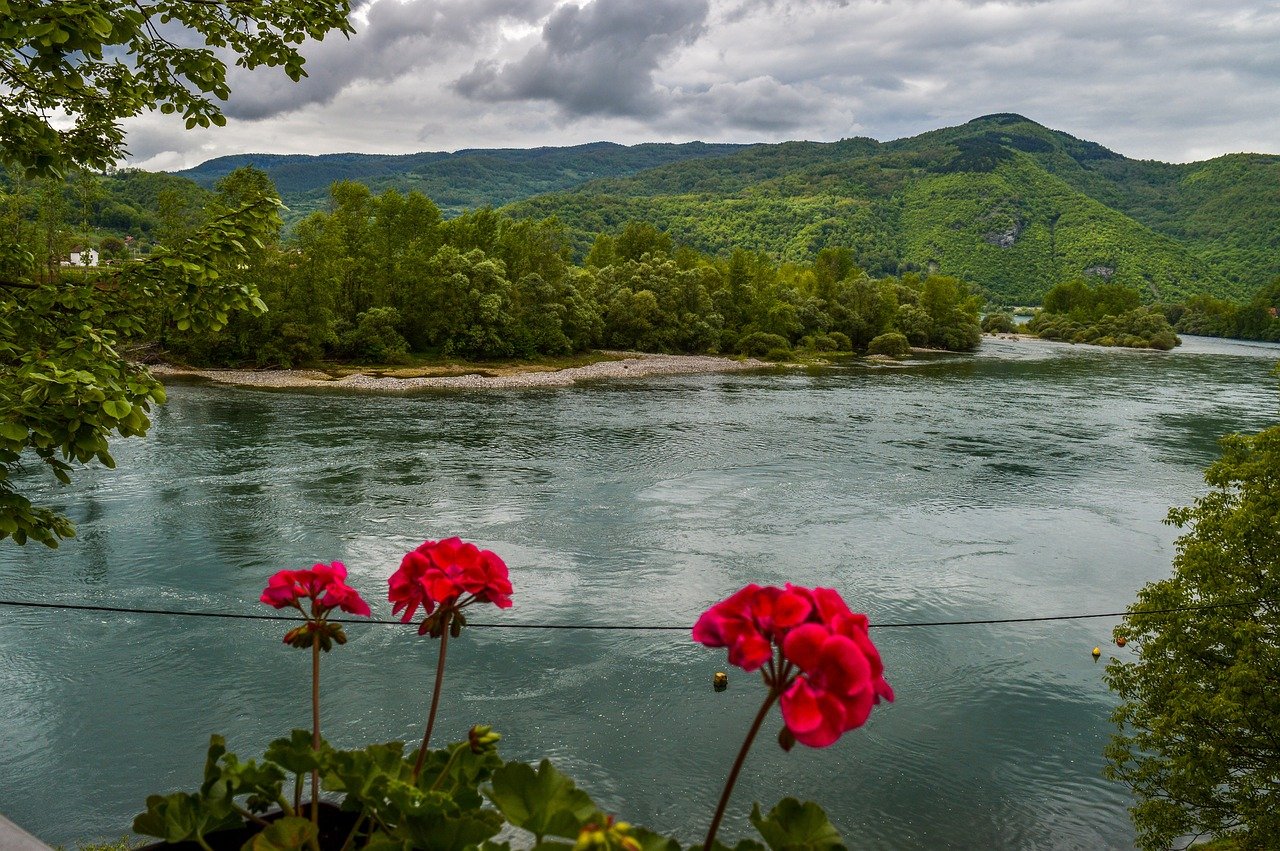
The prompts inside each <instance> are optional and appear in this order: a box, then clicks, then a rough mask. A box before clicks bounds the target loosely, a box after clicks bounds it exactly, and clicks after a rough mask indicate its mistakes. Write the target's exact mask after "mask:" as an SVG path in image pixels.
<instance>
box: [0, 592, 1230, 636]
mask: <svg viewBox="0 0 1280 851" xmlns="http://www.w3.org/2000/svg"><path fill="white" fill-rule="evenodd" d="M1252 605H1254V604H1253V603H1251V602H1239V603H1215V604H1212V605H1207V606H1179V607H1176V608H1171V609H1146V610H1143V611H1140V612H1133V614H1140V615H1162V614H1173V613H1176V612H1204V611H1211V610H1214V609H1231V608H1240V607H1242V606H1252ZM0 606H14V607H19V608H29V609H56V610H61V611H76V612H115V613H120V614H130V615H171V616H176V617H187V618H226V619H233V620H251V621H294V622H297V623H305V619H304V618H298V617H290V616H288V615H251V614H248V613H241V612H184V611H180V610H177V609H129V608H124V607H121V606H93V605H88V604H85V603H37V602H34V601H30V600H0ZM1128 614H1130V613H1129V612H1097V613H1093V614H1086V615H1043V616H1039V617H1029V618H990V619H984V620H963V621H910V622H898V623H878V624H871V628H872V629H896V628H902V627H932V626H978V625H983V624H1005V623H1042V622H1045V621H1074V620H1089V619H1093V618H1122V617H1125V616H1127V615H1128ZM329 622H330V623H341V624H377V625H380V626H405V625H406V624H404V623H403V622H402V621H399V620H379V619H376V618H329ZM467 625H468V626H474V627H481V628H487V629H591V630H614V631H632V632H645V631H649V632H671V631H675V630H680V631H683V632H687V631H689V629H690V627H688V626H668V625H653V626H641V625H634V624H572V623H477V622H473V621H468V622H467Z"/></svg>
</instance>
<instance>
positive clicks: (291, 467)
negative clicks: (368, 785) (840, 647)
mask: <svg viewBox="0 0 1280 851" xmlns="http://www.w3.org/2000/svg"><path fill="white" fill-rule="evenodd" d="M1277 358H1280V348H1277V347H1275V346H1266V345H1249V344H1240V343H1226V342H1221V341H1212V340H1205V339H1198V338H1188V339H1187V342H1186V345H1184V346H1183V347H1182V348H1180V349H1178V350H1176V351H1174V352H1171V353H1168V354H1163V353H1150V352H1128V351H1117V350H1102V349H1096V348H1092V347H1084V346H1080V347H1070V346H1065V345H1054V344H1047V343H1039V342H1008V341H988V342H985V343H984V344H983V347H982V350H981V351H980V352H978V353H977V354H976V355H937V356H928V357H922V358H916V359H913V360H912V361H909V362H908V363H907V365H905V366H874V365H868V364H865V363H862V362H854V363H851V364H848V365H845V366H842V367H833V368H829V369H820V370H819V369H815V370H799V371H780V372H767V373H760V374H734V375H707V376H686V377H673V378H663V379H649V380H633V381H627V382H614V383H602V384H596V385H592V386H579V387H574V388H568V389H554V390H537V391H516V392H510V391H502V392H468V393H441V392H436V393H430V394H425V395H418V396H410V397H404V396H400V397H391V396H388V397H377V396H359V395H336V394H319V393H317V394H306V393H273V392H263V391H249V390H238V389H229V388H225V387H206V386H198V385H186V386H173V387H172V388H171V392H170V402H169V404H167V405H166V406H164V407H163V408H162V409H160V410H159V411H158V413H157V415H156V417H155V426H154V428H153V430H152V432H151V434H150V435H149V436H148V437H147V438H146V439H144V440H131V441H121V442H120V443H119V445H118V452H117V459H118V461H119V469H118V470H116V471H108V470H104V469H95V470H92V471H89V472H88V473H87V474H85V475H84V476H82V477H80V479H79V480H78V482H77V483H76V484H75V485H74V486H73V487H71V488H65V489H61V490H59V491H57V492H55V493H53V494H51V495H49V498H50V499H52V500H54V501H55V502H56V504H58V505H61V506H63V507H64V508H65V510H66V511H67V512H68V513H69V514H70V515H71V516H72V517H73V519H75V521H76V522H77V524H78V526H79V530H80V535H79V537H78V538H77V539H75V540H74V541H70V542H67V543H66V544H64V546H63V547H62V549H61V550H59V551H57V552H50V551H46V550H44V549H43V548H41V547H38V546H35V545H32V546H28V547H26V548H25V549H19V548H17V547H14V546H12V545H11V544H9V543H8V542H5V543H3V544H0V576H3V592H2V593H0V597H3V598H7V599H27V600H39V601H55V602H77V603H82V602H88V603H93V604H102V605H114V606H126V607H150V608H168V609H184V610H199V611H237V612H256V611H259V610H263V607H262V606H260V605H259V604H257V603H256V602H255V601H256V598H257V596H258V594H259V592H260V590H261V588H262V586H263V585H264V583H265V580H266V577H267V576H268V575H269V574H270V573H272V572H274V571H276V570H278V569H280V568H284V567H302V566H307V565H309V564H311V563H312V562H314V561H317V560H322V561H331V560H341V561H343V562H345V563H346V564H347V565H348V567H349V568H350V570H351V574H352V576H351V582H352V583H353V584H354V585H355V586H356V587H358V588H359V589H361V590H363V591H364V592H365V594H366V597H368V598H369V599H370V600H371V601H373V600H375V599H376V600H377V601H379V602H375V614H378V615H381V616H383V617H386V616H387V615H388V614H389V610H388V606H387V604H386V602H385V600H384V599H383V598H384V597H385V593H384V591H383V589H385V578H386V576H387V575H388V574H389V573H390V572H391V571H392V570H394V569H395V567H396V566H397V565H398V563H399V559H400V556H401V555H402V554H403V553H404V552H405V551H406V550H407V549H410V548H412V547H414V546H416V545H417V544H418V543H420V542H421V541H422V540H423V539H425V538H438V537H444V536H448V535H451V534H460V535H462V536H464V537H466V538H469V539H471V540H475V541H477V542H479V543H481V544H482V545H483V546H485V547H488V548H491V549H493V550H495V551H496V552H498V553H499V554H500V555H502V556H503V557H504V558H505V559H506V561H507V563H508V564H509V565H510V567H511V575H512V580H513V582H514V584H515V588H516V592H515V607H514V608H512V609H510V610H507V611H505V612H501V613H499V612H496V611H494V612H480V611H476V612H475V613H474V615H473V619H474V620H483V621H484V622H487V623H538V624H542V623H555V624H602V625H616V624H634V625H689V624H692V622H693V621H694V620H695V619H696V618H697V616H698V614H699V613H700V612H701V611H702V610H703V609H704V608H706V607H707V606H708V605H709V604H711V603H713V602H715V601H716V600H718V599H721V598H723V597H725V596H727V595H728V594H730V593H732V592H733V591H735V590H737V589H738V588H739V587H741V586H742V585H743V584H745V583H746V582H749V581H755V582H760V583H771V584H781V583H783V582H787V581H791V582H794V583H798V584H804V585H827V586H833V587H835V588H838V589H840V590H841V591H842V592H843V593H844V595H845V597H846V599H847V600H848V601H849V602H850V604H851V605H852V606H853V607H854V608H855V609H858V610H862V611H866V612H867V613H869V615H870V617H871V620H872V623H873V624H876V623H882V624H891V623H902V622H919V621H939V620H974V619H999V618H1020V617H1035V616H1043V615H1060V614H1061V615H1065V614H1080V613H1089V612H1114V611H1118V610H1122V609H1123V608H1124V607H1125V606H1126V605H1127V604H1128V603H1129V602H1130V601H1131V599H1132V597H1133V594H1134V592H1135V590H1136V589H1137V588H1139V587H1140V586H1141V585H1142V584H1144V583H1146V582H1148V581H1151V580H1153V579H1157V578H1160V577H1162V576H1165V575H1167V573H1168V571H1169V563H1170V558H1171V555H1172V551H1173V546H1172V544H1173V540H1174V538H1175V537H1176V534H1177V531H1176V530H1175V529H1172V528H1170V527H1168V526H1165V525H1164V524H1163V523H1162V519H1163V518H1164V516H1165V513H1166V511H1167V510H1168V508H1169V507H1170V506H1171V505H1179V504H1186V503H1189V502H1190V501H1191V500H1192V499H1193V498H1194V497H1195V496H1197V495H1198V494H1200V493H1202V492H1203V490H1204V484H1203V480H1202V472H1203V468H1204V466H1205V465H1206V464H1208V463H1209V462H1210V461H1211V460H1212V459H1213V458H1214V457H1215V455H1216V441H1217V439H1218V438H1219V437H1220V436H1221V435H1222V434H1225V433H1227V432H1231V431H1256V430H1258V429H1260V428H1263V427H1265V426H1267V425H1270V424H1272V423H1273V422H1275V420H1276V410H1277V397H1276V392H1275V379H1274V378H1273V377H1272V376H1271V375H1270V370H1271V368H1272V366H1273V364H1274V363H1275V361H1276V360H1277ZM1115 622H1116V621H1115V619H1113V618H1104V619H1098V620H1077V621H1056V622H1044V623H1033V624H993V625H968V626H941V627H897V628H879V629H874V630H873V633H872V635H873V638H874V640H875V641H876V642H877V644H878V645H879V647H880V648H881V651H882V653H883V656H884V659H885V667H886V677H887V678H888V680H889V681H890V682H891V683H892V685H893V686H894V688H895V690H896V691H897V695H898V700H897V702H896V703H894V704H892V705H882V706H880V707H878V708H877V709H876V710H875V712H874V713H873V715H872V719H871V722H870V723H869V724H868V725H867V727H865V728H863V729H861V730H857V731H854V732H852V733H850V734H848V735H847V736H846V737H845V738H844V739H842V740H841V741H840V742H839V743H837V744H836V745H835V746H833V747H831V748H828V749H825V750H810V749H807V748H804V747H797V748H796V749H795V750H794V751H792V752H791V753H790V754H784V753H783V752H782V751H781V750H780V749H779V748H778V747H777V745H776V744H775V743H774V741H773V736H774V734H776V732H777V729H778V727H779V726H780V721H779V720H778V719H777V717H776V715H775V717H774V719H772V720H771V721H770V722H769V723H768V724H767V725H766V728H765V732H764V734H763V735H762V737H761V739H760V741H759V742H758V743H757V746H756V748H755V750H754V751H753V752H752V754H751V756H750V757H749V759H748V762H747V767H746V770H745V771H744V774H743V777H742V779H741V781H740V783H739V785H738V789H737V792H736V794H735V797H734V803H733V805H732V806H731V811H732V814H731V816H730V818H729V819H728V820H727V822H726V826H725V828H724V829H723V830H722V835H723V836H725V837H726V838H734V837H739V836H746V835H749V834H750V833H751V829H750V827H749V825H748V823H747V821H746V814H747V812H748V811H749V809H750V802H751V801H752V800H759V801H762V802H764V803H765V804H766V806H768V805H771V804H772V803H774V802H775V801H776V800H778V799H779V798H781V797H783V796H785V795H796V796H798V797H801V798H809V799H813V800H817V801H819V802H820V803H822V804H823V805H824V806H825V807H826V808H827V809H828V811H829V812H830V813H831V815H832V817H833V820H834V821H835V822H836V824H837V826H838V827H839V828H840V829H841V830H842V832H843V833H844V835H845V839H846V841H847V842H848V843H849V844H850V845H851V846H852V847H858V848H913V847H920V848H978V847H982V848H987V847H991V848H1082V849H1084V848H1088V849H1092V848H1101V847H1125V846H1130V847H1131V846H1132V838H1133V832H1132V827H1131V826H1130V824H1129V821H1128V818H1127V814H1126V812H1125V808H1126V806H1127V805H1128V798H1127V793H1126V791H1125V790H1124V789H1123V788H1120V787H1118V786H1116V785H1114V784H1110V783H1108V782H1107V781H1105V780H1103V779H1102V777H1101V770H1102V765H1103V762H1102V758H1101V751H1102V748H1103V746H1104V744H1105V743H1106V741H1107V739H1108V737H1109V735H1110V732H1111V726H1110V723H1109V721H1108V715H1109V713H1110V711H1111V708H1112V706H1113V704H1114V700H1113V698H1112V697H1111V696H1110V694H1109V692H1108V691H1107V689H1106V688H1105V686H1104V685H1103V683H1102V680H1101V675H1102V671H1103V665H1102V664H1095V663H1094V662H1093V660H1092V659H1091V658H1090V653H1089V651H1090V650H1091V648H1093V647H1094V645H1101V646H1102V647H1103V649H1104V651H1105V652H1104V661H1105V659H1106V658H1108V657H1110V656H1111V655H1112V654H1116V653H1122V652H1125V651H1121V650H1119V649H1118V648H1115V647H1114V645H1111V644H1109V643H1108V639H1109V636H1110V631H1111V628H1112V626H1113V625H1114V624H1115ZM282 632H283V628H282V627H281V626H279V625H278V624H274V623H264V622H253V621H228V620H212V619H196V618H176V617H167V616H143V615H119V614H108V613H67V612H57V611H47V610H32V609H22V608H3V607H0V813H4V814H5V815H7V816H8V817H9V818H11V819H13V820H14V821H16V822H18V823H19V824H21V825H23V826H25V827H26V828H27V829H29V830H31V831H32V832H34V833H36V834H37V835H39V836H40V837H41V838H43V839H45V840H46V841H49V842H53V843H61V842H74V841H76V840H84V839H95V838H109V837H118V836H119V835H121V834H122V833H124V832H125V831H126V829H127V827H128V825H129V823H130V821H131V819H132V816H133V815H134V814H135V813H136V812H138V811H139V810H140V809H141V808H142V805H143V802H144V799H145V798H146V796H147V795H148V794H149V793H152V792H161V791H164V792H167V791H172V790H175V789H179V788H188V789H191V788H194V787H195V786H196V785H198V782H199V772H200V767H201V765H202V761H203V751H204V748H205V746H206V743H207V736H208V734H209V733H210V732H214V731H218V732H223V733H225V734H226V735H227V737H228V739H229V744H230V746H231V748H232V749H233V750H237V751H238V752H239V753H240V754H241V755H242V756H248V755H252V754H255V753H259V752H260V750H261V748H262V747H263V745H264V744H265V743H266V742H267V741H269V740H270V739H271V738H273V737H275V736H276V735H281V734H283V733H284V732H285V731H287V730H288V729H290V728H291V727H304V726H307V724H308V723H309V707H308V703H307V694H308V692H307V688H308V686H307V684H308V682H309V680H308V677H309V665H308V658H307V654H305V653H302V652H299V651H294V650H291V649H289V648H287V647H286V646H284V645H283V644H281V643H280V635H281V633H282ZM350 635H351V641H350V644H348V645H347V646H346V647H342V648H339V649H337V650H336V651H335V652H334V653H332V654H330V655H329V656H327V657H326V658H325V659H324V677H325V680H326V685H325V691H324V710H323V711H324V725H325V734H326V735H327V736H328V737H329V738H330V739H331V740H332V741H333V742H335V744H338V745H340V746H355V745H358V744H362V743H365V742H369V741H387V740H391V739H397V738H398V739H404V740H407V741H411V742H412V741H415V740H416V738H417V737H418V736H419V735H420V730H421V724H422V723H423V720H424V717H425V710H426V705H427V701H428V698H429V689H430V680H431V676H432V673H433V670H434V650H435V645H434V643H433V642H429V641H427V640H425V639H419V638H418V637H416V635H415V634H414V632H413V631H412V630H411V629H405V628H398V627H387V626H368V627H352V628H351V629H350ZM720 669H726V663H725V660H724V651H722V650H710V649H706V648H703V647H701V646H698V645H695V644H693V643H692V642H691V641H690V640H689V638H688V635H687V633H684V632H622V633H620V632H605V631H574V630H564V631H533V630H515V629H510V630H508V629H481V628H475V629H472V630H469V631H468V632H466V633H464V635H463V637H462V638H461V639H460V640H457V641H456V642H454V643H451V645H450V661H449V667H448V675H447V678H446V684H445V686H446V689H445V699H444V702H443V706H442V709H441V717H440V720H439V721H438V725H437V729H438V730H441V731H443V733H444V734H446V735H448V736H450V737H451V738H457V737H459V736H461V735H463V734H464V731H465V730H466V729H467V728H468V727H469V726H470V725H471V724H473V723H477V722H483V723H491V724H493V725H494V726H495V727H496V728H497V729H499V730H501V731H502V732H503V733H504V735H505V737H504V739H503V742H502V746H503V752H504V754H505V755H506V756H508V757H509V758H517V757H518V758H525V759H531V760H536V759H537V758H539V757H540V756H541V755H544V754H545V755H549V756H551V757H552V758H553V760H555V761H556V763H557V764H558V765H559V766H560V767H561V768H562V769H563V770H565V771H566V772H567V773H569V774H570V775H571V776H573V777H575V778H576V779H577V780H578V782H579V783H580V784H581V785H582V786H584V787H585V788H586V789H587V790H588V791H589V792H590V793H591V794H592V795H593V796H594V797H595V798H596V800H597V801H598V802H599V803H600V804H601V805H602V806H603V807H604V808H606V809H607V810H610V811H613V812H616V813H618V814H620V815H621V816H622V817H625V818H627V819H629V820H631V821H634V822H638V823H641V824H645V825H647V826H650V827H653V828H656V829H660V830H666V831H673V832H675V833H676V834H677V835H679V836H680V837H681V838H682V839H683V840H684V841H685V842H686V843H692V842H695V841H699V840H700V838H701V835H702V832H703V831H704V830H705V825H706V823H707V821H708V819H709V817H710V814H711V811H712V808H713V806H714V803H715V800H716V798H717V796H718V794H719V790H720V784H721V783H722V781H723V778H724V776H725V774H726V773H727V770H728V767H729V764H730V762H731V761H732V759H733V756H734V753H735V752H736V748H737V746H738V743H739V742H740V741H741V737H742V735H743V734H744V732H745V730H746V728H747V726H748V723H749V721H750V718H751V716H752V715H753V714H754V711H755V710H756V708H757V707H758V705H759V701H760V699H761V698H762V696H763V690H762V688H761V686H760V683H759V681H758V680H756V679H755V678H754V677H753V676H750V675H747V674H744V673H742V672H741V671H736V669H727V670H729V671H730V679H731V684H730V688H729V689H728V691H726V692H723V693H716V692H714V691H713V690H712V689H711V686H710V683H711V675H712V673H713V672H715V671H716V670H720Z"/></svg>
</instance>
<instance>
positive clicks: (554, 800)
mask: <svg viewBox="0 0 1280 851" xmlns="http://www.w3.org/2000/svg"><path fill="white" fill-rule="evenodd" d="M486 794H487V795H488V796H489V800H491V801H493V803H494V805H495V806H496V807H497V808H498V809H499V810H501V811H502V814H503V815H504V816H506V818H507V821H509V822H511V823H512V824H514V825H515V826H516V827H521V828H524V829H525V830H527V831H529V832H530V833H532V834H533V835H534V836H536V837H537V838H538V841H539V842H541V841H542V837H544V836H563V837H566V838H569V839H577V837H578V832H579V831H580V830H582V828H583V826H584V825H585V824H587V822H588V821H590V820H591V819H592V817H593V816H595V815H596V813H597V812H598V811H599V810H598V808H597V807H596V805H595V803H594V802H593V801H592V800H591V798H590V796H588V795H587V793H586V792H583V791H582V790H581V789H579V788H578V787H577V786H575V785H574V783H573V781H572V780H570V779H569V778H568V777H565V776H564V775H563V774H561V773H560V772H559V771H557V770H556V768H555V766H553V765H552V764H551V761H550V760H546V759H544V760H543V761H542V762H541V764H539V766H538V770H537V771H534V770H533V767H532V766H530V765H529V764H528V763H523V762H509V763H507V764H506V765H504V766H502V767H501V768H499V769H498V770H497V771H495V772H494V773H493V783H492V785H491V786H490V787H489V789H487V790H486Z"/></svg>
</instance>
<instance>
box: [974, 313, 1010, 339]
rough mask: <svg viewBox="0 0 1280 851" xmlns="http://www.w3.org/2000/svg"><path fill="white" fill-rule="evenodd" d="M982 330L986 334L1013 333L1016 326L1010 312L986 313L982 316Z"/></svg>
mask: <svg viewBox="0 0 1280 851" xmlns="http://www.w3.org/2000/svg"><path fill="white" fill-rule="evenodd" d="M982 330H983V331H984V332H985V333H987V334H1013V333H1015V332H1016V331H1017V330H1018V326H1017V325H1016V324H1014V321H1013V314H1012V313H988V314H987V315H986V316H984V317H983V318H982Z"/></svg>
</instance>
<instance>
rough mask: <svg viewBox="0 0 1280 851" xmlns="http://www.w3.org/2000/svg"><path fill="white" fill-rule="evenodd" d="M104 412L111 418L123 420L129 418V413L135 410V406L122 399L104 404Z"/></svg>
mask: <svg viewBox="0 0 1280 851" xmlns="http://www.w3.org/2000/svg"><path fill="white" fill-rule="evenodd" d="M102 410H103V411H105V412H106V413H107V414H109V415H110V416H113V417H115V418H116V419H118V420H122V419H124V418H125V417H127V416H129V412H130V411H132V410H133V405H130V404H129V403H128V402H125V401H123V400H121V399H110V400H108V401H106V402H103V403H102Z"/></svg>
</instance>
